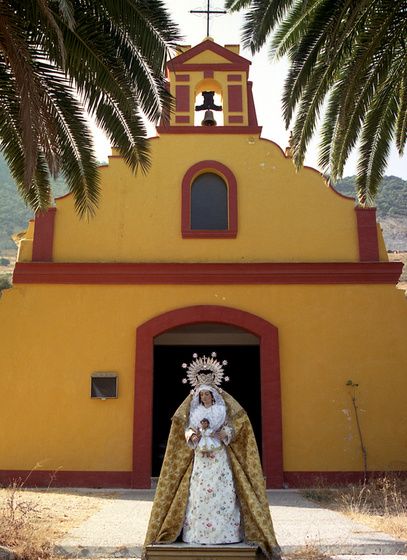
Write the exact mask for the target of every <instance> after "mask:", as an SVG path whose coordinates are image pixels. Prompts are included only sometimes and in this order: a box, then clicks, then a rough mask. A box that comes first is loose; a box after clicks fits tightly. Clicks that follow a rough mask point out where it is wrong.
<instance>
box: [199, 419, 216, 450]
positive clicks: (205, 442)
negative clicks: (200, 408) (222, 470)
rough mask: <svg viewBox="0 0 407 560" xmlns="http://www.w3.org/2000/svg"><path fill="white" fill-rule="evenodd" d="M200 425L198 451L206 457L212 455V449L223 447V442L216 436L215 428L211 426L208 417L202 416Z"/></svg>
mask: <svg viewBox="0 0 407 560" xmlns="http://www.w3.org/2000/svg"><path fill="white" fill-rule="evenodd" d="M200 424H201V425H200V427H199V435H200V439H199V441H198V444H197V447H196V449H197V451H199V452H200V453H202V455H203V456H204V457H210V456H211V454H212V451H214V450H215V449H219V448H220V447H221V442H220V440H219V439H218V438H217V437H214V436H215V432H214V430H212V429H211V428H210V422H209V420H208V419H207V418H202V420H201V422H200Z"/></svg>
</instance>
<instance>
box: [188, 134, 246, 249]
mask: <svg viewBox="0 0 407 560" xmlns="http://www.w3.org/2000/svg"><path fill="white" fill-rule="evenodd" d="M209 128H213V127H209ZM204 172H215V173H216V172H218V174H219V175H221V177H223V179H224V180H225V181H226V184H227V187H228V210H229V220H228V221H229V228H228V229H227V230H226V231H223V230H222V231H216V230H202V231H200V230H191V185H192V181H193V180H194V179H195V178H196V177H197V176H198V175H199V174H200V173H204ZM181 231H182V237H184V238H185V237H187V238H200V239H203V238H208V239H211V238H212V239H219V238H234V237H236V235H237V183H236V178H235V176H234V175H233V173H232V172H231V170H230V169H229V168H228V167H226V166H225V165H223V164H222V163H219V162H218V161H214V160H205V161H200V162H199V163H196V164H195V165H193V166H192V167H190V168H189V169H188V171H187V172H186V173H185V175H184V178H183V180H182V208H181Z"/></svg>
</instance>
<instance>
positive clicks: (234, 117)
mask: <svg viewBox="0 0 407 560" xmlns="http://www.w3.org/2000/svg"><path fill="white" fill-rule="evenodd" d="M228 121H229V122H230V123H242V122H243V116H242V115H230V116H229V118H228Z"/></svg>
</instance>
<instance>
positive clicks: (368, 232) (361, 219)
mask: <svg viewBox="0 0 407 560" xmlns="http://www.w3.org/2000/svg"><path fill="white" fill-rule="evenodd" d="M355 212H356V221H357V226H358V240H359V260H360V261H361V262H377V261H379V260H380V259H379V242H378V239H377V225H376V208H360V207H359V206H356V207H355Z"/></svg>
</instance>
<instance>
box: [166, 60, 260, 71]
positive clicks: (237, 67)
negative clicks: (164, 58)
mask: <svg viewBox="0 0 407 560" xmlns="http://www.w3.org/2000/svg"><path fill="white" fill-rule="evenodd" d="M169 64H171V63H169ZM170 70H171V71H172V72H205V70H212V71H215V72H248V71H249V63H245V62H243V63H242V62H240V63H228V62H226V63H223V62H217V63H212V62H200V63H193V64H192V63H191V64H188V63H187V64H178V63H174V64H172V65H171V67H170Z"/></svg>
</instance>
